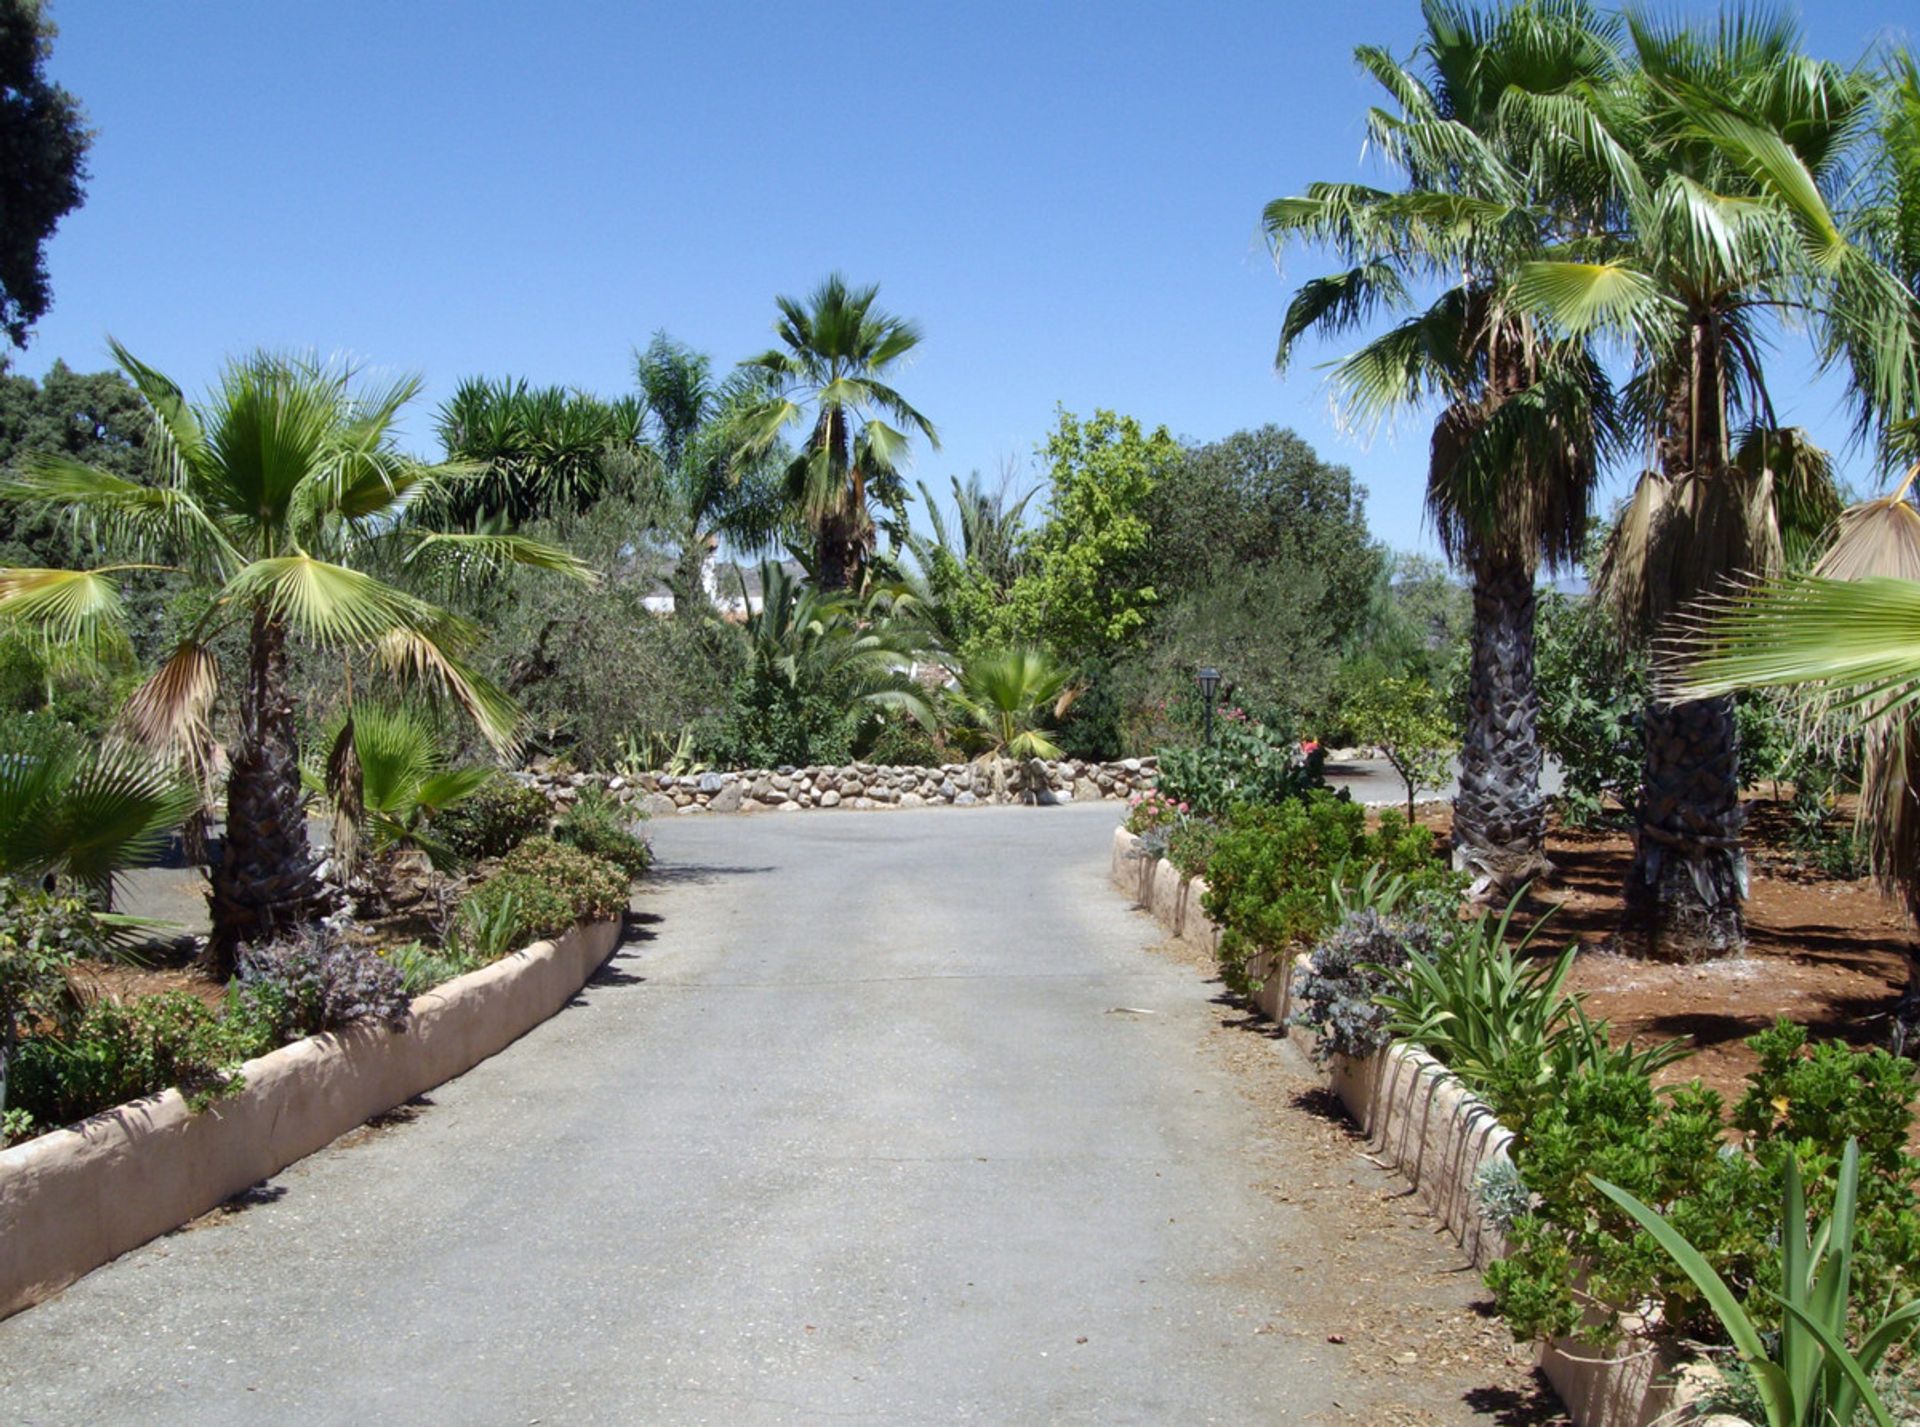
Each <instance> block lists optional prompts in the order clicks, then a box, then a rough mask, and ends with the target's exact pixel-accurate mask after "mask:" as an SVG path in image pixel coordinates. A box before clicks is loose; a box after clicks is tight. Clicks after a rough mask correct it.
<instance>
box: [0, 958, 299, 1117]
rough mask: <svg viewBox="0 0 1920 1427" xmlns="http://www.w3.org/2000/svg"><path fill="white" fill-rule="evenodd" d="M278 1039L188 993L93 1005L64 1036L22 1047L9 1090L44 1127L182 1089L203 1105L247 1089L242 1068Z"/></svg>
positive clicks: (189, 1098) (41, 1038) (190, 1101)
mask: <svg viewBox="0 0 1920 1427" xmlns="http://www.w3.org/2000/svg"><path fill="white" fill-rule="evenodd" d="M272 1048H273V1043H272V1042H271V1041H269V1040H267V1039H265V1038H263V1037H262V1036H261V1034H260V1028H259V1026H258V1025H257V1023H255V1022H253V1021H250V1020H248V1019H247V1018H244V1017H242V1018H235V1019H229V1018H228V1017H225V1016H223V1015H221V1013H220V1012H219V1011H218V1010H216V1009H215V1008H214V1007H212V1006H209V1005H208V1004H207V1003H206V1002H205V1001H202V1000H200V999H199V998H198V997H196V996H192V995H189V994H188V993H187V992H185V991H166V992H162V993H161V994H160V995H157V996H147V997H144V998H142V999H141V1000H138V1001H134V1002H131V1003H128V1004H122V1003H120V1002H118V1001H100V1002H96V1003H95V1004H94V1005H92V1006H90V1007H89V1008H88V1009H87V1011H86V1013H85V1014H84V1015H82V1016H81V1017H80V1018H79V1020H78V1022H77V1023H76V1024H74V1026H73V1027H72V1028H71V1029H70V1031H69V1032H68V1033H67V1034H66V1035H64V1036H57V1037H56V1036H37V1037H35V1038H34V1039H32V1040H29V1041H27V1042H26V1043H25V1044H24V1045H22V1046H21V1048H20V1053H19V1056H18V1058H17V1060H16V1064H15V1069H14V1074H13V1084H12V1086H11V1088H10V1092H9V1093H10V1095H11V1097H12V1098H14V1099H15V1100H17V1102H18V1108H19V1109H21V1110H23V1111H25V1112H26V1113H27V1114H29V1115H31V1116H32V1117H33V1120H34V1121H35V1122H37V1123H38V1124H41V1125H63V1124H68V1123H71V1122H72V1121H74V1120H80V1119H85V1118H86V1117H87V1116H88V1115H92V1114H95V1113H97V1112H99V1111H101V1110H105V1109H109V1108H111V1107H112V1106H114V1105H119V1104H123V1103H125V1102H126V1101H129V1100H138V1099H140V1098H141V1097H142V1096H146V1095H155V1094H158V1093H159V1092H160V1091H162V1090H165V1089H167V1088H168V1087H170V1086H172V1087H177V1088H178V1089H179V1090H180V1092H181V1093H182V1094H183V1095H185V1096H186V1097H187V1103H188V1104H190V1105H192V1106H193V1107H194V1108H196V1109H199V1108H201V1107H203V1106H205V1105H206V1104H208V1103H209V1102H211V1101H213V1100H215V1099H218V1098H219V1097H220V1096H222V1095H228V1094H231V1093H233V1092H234V1091H236V1090H238V1089H239V1088H240V1086H241V1083H242V1082H241V1078H240V1075H239V1067H240V1064H241V1062H242V1061H245V1060H246V1059H248V1058H249V1057H251V1056H255V1055H261V1054H264V1053H265V1052H266V1051H268V1050H271V1049H272Z"/></svg>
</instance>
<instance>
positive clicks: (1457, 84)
mask: <svg viewBox="0 0 1920 1427" xmlns="http://www.w3.org/2000/svg"><path fill="white" fill-rule="evenodd" d="M1423 9H1424V13H1425V16H1426V34H1425V36H1424V38H1423V39H1422V41H1421V44H1420V47H1419V52H1418V58H1419V59H1420V60H1421V61H1423V68H1424V70H1425V76H1424V77H1423V76H1422V75H1421V74H1420V73H1416V72H1415V71H1414V70H1413V69H1412V68H1410V67H1408V66H1406V65H1402V64H1400V63H1397V62H1396V61H1394V60H1393V59H1392V58H1391V57H1390V56H1388V55H1387V54H1386V53H1385V52H1384V51H1382V50H1379V49H1377V48H1373V47H1370V46H1363V47H1362V48H1360V49H1359V50H1357V51H1356V52H1355V57H1356V59H1357V60H1358V62H1359V63H1360V65H1361V67H1362V68H1363V69H1365V70H1366V71H1367V72H1368V73H1369V74H1371V75H1372V76H1373V77H1374V78H1375V79H1376V80H1377V81H1378V82H1379V83H1380V85H1381V86H1382V88H1384V89H1385V90H1386V91H1387V93H1388V94H1389V95H1390V96H1391V98H1392V100H1393V101H1394V105H1395V112H1392V113H1388V112H1386V111H1383V110H1378V109H1376V110H1375V111H1373V114H1372V116H1371V118H1370V121H1369V126H1370V138H1371V140H1372V142H1373V144H1374V146H1375V147H1376V148H1377V149H1378V150H1379V151H1380V153H1381V154H1382V155H1383V156H1384V157H1385V158H1386V159H1387V160H1389V161H1390V162H1392V163H1393V164H1394V165H1395V166H1396V167H1397V168H1398V169H1399V170H1400V171H1401V173H1402V175H1403V176H1404V178H1405V181H1406V182H1405V187H1404V188H1402V189H1399V190H1394V191H1386V190H1381V189H1376V188H1367V187H1362V186H1360V185H1355V184H1335V183H1322V184H1314V185H1312V186H1310V187H1309V188H1308V189H1307V191H1306V192H1305V193H1304V194H1303V195H1301V196H1299V197H1295V198H1285V199H1279V200H1277V201H1275V202H1273V203H1271V204H1269V205H1268V206H1267V209H1266V214H1265V224H1266V230H1267V233H1268V236H1269V238H1270V240H1271V241H1272V243H1273V245H1274V247H1275V249H1276V251H1278V250H1279V249H1281V248H1282V247H1284V246H1285V245H1286V244H1287V243H1289V242H1291V241H1303V242H1307V243H1318V244H1323V245H1326V246H1328V247H1330V248H1332V249H1333V250H1334V252H1335V253H1337V254H1338V255H1339V256H1340V258H1341V259H1342V260H1343V261H1345V262H1346V263H1348V264H1349V265H1350V266H1349V267H1348V268H1347V269H1346V270H1345V271H1344V272H1339V273H1336V274H1333V275H1330V276H1327V277H1322V278H1317V279H1314V280H1313V281H1310V282H1307V283H1305V284H1303V285H1302V286H1301V288H1300V290H1299V291H1298V292H1297V293H1296V294H1295V296H1294V299H1293V301H1292V303H1291V304H1290V306H1289V308H1288V310H1287V315H1286V319H1285V323H1284V326H1283V328H1282V331H1281V337H1280V346H1279V350H1278V353H1277V355H1276V358H1275V365H1276V367H1278V368H1279V369H1281V370H1284V369H1285V368H1286V366H1287V364H1288V362H1289V360H1290V359H1291V357H1292V355H1293V351H1294V347H1295V345H1296V343H1297V342H1298V340H1299V339H1300V338H1301V337H1302V336H1304V335H1306V334H1307V333H1308V332H1319V333H1322V334H1340V333H1344V332H1348V331H1351V330H1354V329H1356V328H1359V327H1363V326H1365V325H1367V324H1368V323H1370V322H1371V321H1372V320H1373V319H1374V317H1375V316H1376V314H1378V313H1380V312H1382V311H1392V310H1405V309H1407V308H1410V307H1412V306H1413V301H1412V293H1413V292H1414V291H1415V290H1416V289H1417V287H1419V286H1420V285H1422V284H1426V283H1434V282H1438V283H1442V284H1446V286H1445V287H1444V290H1442V291H1441V293H1440V294H1439V296H1438V297H1437V298H1436V299H1435V300H1434V301H1433V302H1432V303H1431V304H1430V305H1428V306H1426V307H1425V308H1424V309H1421V310H1417V311H1415V312H1414V313H1413V315H1411V316H1409V317H1407V318H1405V319H1404V320H1402V321H1400V322H1398V323H1397V324H1396V325H1394V326H1392V327H1390V328H1388V330H1387V331H1385V332H1384V333H1382V334H1381V335H1379V336H1378V337H1376V338H1374V339H1373V340H1372V341H1371V342H1369V343H1368V344H1367V345H1366V346H1364V347H1362V348H1361V349H1360V350H1359V351H1357V352H1355V353H1353V354H1352V355H1350V356H1348V357H1346V358H1344V359H1342V360H1341V361H1340V362H1339V363H1338V364H1337V365H1336V367H1335V369H1334V376H1333V381H1334V386H1335V389H1336V391H1337V392H1338V393H1339V395H1340V397H1341V399H1342V401H1343V404H1344V406H1345V408H1346V412H1347V414H1348V416H1349V417H1350V418H1351V419H1353V420H1354V421H1356V422H1357V423H1359V424H1362V425H1371V424H1374V423H1377V422H1378V421H1379V420H1380V419H1381V418H1382V417H1384V416H1385V415H1387V414H1388V413H1389V412H1391V411H1393V410H1394V409H1396V408H1402V407H1416V406H1420V405H1423V404H1425V403H1427V402H1429V401H1438V402H1439V403H1441V404H1442V408H1443V409H1442V410H1441V412H1440V415H1439V418H1438V420H1437V422H1436V423H1435V426H1434V429H1433V438H1432V450H1431V459H1430V462H1429V466H1428V476H1427V509H1428V512H1429V513H1430V514H1431V516H1432V517H1433V519H1434V522H1435V525H1436V527H1437V528H1438V531H1439V535H1440V540H1441V544H1442V546H1443V548H1444V549H1445V550H1446V553H1447V555H1448V557H1449V558H1450V559H1452V560H1454V561H1455V562H1457V563H1459V564H1463V565H1465V566H1466V567H1467V570H1468V571H1469V573H1470V574H1471V577H1472V586H1473V633H1472V669H1471V675H1470V679H1469V685H1468V708H1467V720H1466V727H1465V730H1464V737H1463V741H1462V748H1461V771H1460V791H1459V794H1458V796H1457V797H1456V799H1455V802H1454V851H1455V858H1456V861H1457V863H1458V864H1459V865H1460V866H1462V867H1465V868H1468V869H1471V870H1472V871H1473V872H1474V874H1475V875H1476V879H1477V890H1478V891H1480V892H1481V893H1483V894H1490V895H1494V896H1498V897H1502V898H1504V897H1506V896H1508V895H1509V894H1510V893H1511V892H1512V891H1513V890H1514V889H1515V888H1517V887H1518V886H1519V885H1520V884H1522V883H1524V882H1525V881H1527V880H1528V879H1529V878H1531V877H1534V876H1535V875H1537V874H1539V873H1540V872H1542V871H1544V870H1546V869H1547V866H1548V864H1547V860H1546V855H1545V843H1546V805H1545V802H1544V800H1543V799H1542V797H1541V794H1540V761H1541V754H1540V743H1539V737H1538V734H1537V731H1536V729H1537V723H1538V717H1539V699H1538V694H1537V692H1536V690H1535V687H1534V678H1533V662H1534V615H1535V607H1534V598H1535V597H1534V579H1535V574H1536V572H1537V570H1538V568H1539V566H1540V564H1541V562H1542V561H1543V560H1544V561H1545V562H1546V563H1547V564H1548V565H1549V567H1555V566H1559V565H1562V564H1565V563H1567V562H1569V561H1572V560H1575V559H1577V558H1578V556H1579V555H1580V553H1581V550H1582V547H1583V544H1584V540H1585V534H1586V524H1587V519H1588V513H1589V509H1590V506H1591V501H1592V495H1593V488H1594V480H1595V468H1596V462H1595V447H1596V445H1597V444H1598V442H1599V441H1600V439H1601V438H1602V436H1603V435H1604V433H1605V431H1606V429H1607V427H1608V423H1609V420H1610V393H1609V391H1608V388H1607V384H1606V382H1605V380H1604V378H1603V376H1602V374H1601V371H1600V368H1599V367H1598V365H1597V364H1596V363H1595V362H1594V360H1593V359H1592V358H1591V356H1590V355H1589V353H1588V352H1587V351H1586V350H1585V348H1584V347H1583V346H1581V345H1580V344H1578V343H1567V342H1562V341H1556V340H1554V339H1553V338H1552V337H1551V336H1549V335H1548V334H1546V333H1544V332H1543V331H1542V330H1541V329H1540V326H1539V324H1538V323H1536V322H1535V321H1533V320H1532V319H1531V318H1529V317H1528V316H1527V314H1525V313H1523V312H1519V311H1516V310H1515V309H1514V307H1513V306H1512V305H1511V304H1510V303H1509V302H1508V300H1507V298H1506V294H1505V290H1504V289H1505V284H1506V282H1507V281H1508V280H1509V279H1510V278H1511V276H1512V274H1513V273H1514V272H1515V271H1516V270H1517V269H1518V267H1519V265H1520V264H1521V263H1522V262H1523V261H1524V260H1526V259H1527V258H1529V257H1532V256H1535V255H1537V254H1539V253H1540V252H1541V251H1542V248H1543V245H1544V244H1546V243H1547V242H1549V241H1551V240H1552V239H1553V238H1555V237H1556V236H1559V235H1564V234H1565V233H1567V232H1569V231H1572V230H1574V229H1577V228H1578V227H1580V226H1581V225H1583V224H1585V223H1586V222H1588V221H1589V220H1590V217H1591V214H1592V212H1593V210H1594V208H1595V207H1596V205H1597V203H1598V202H1599V201H1600V197H1601V194H1600V190H1599V187H1598V185H1597V184H1596V183H1595V182H1594V181H1593V180H1592V179H1591V178H1590V177H1589V176H1588V171H1587V165H1586V163H1585V161H1584V159H1583V157H1582V155H1581V154H1580V153H1579V152H1578V150H1577V148H1575V147H1574V146H1573V145H1571V144H1570V143H1569V142H1568V140H1567V139H1566V137H1565V136H1564V134H1563V133H1562V132H1561V128H1560V123H1559V120H1560V113H1561V109H1562V107H1563V106H1564V101H1565V98H1566V96H1568V95H1570V94H1578V93H1582V92H1586V91H1595V90H1600V89H1602V88H1604V87H1605V86H1606V85H1608V84H1609V83H1611V82H1612V77H1613V71H1614V68H1615V56H1614V50H1613V44H1612V39H1611V33H1610V30H1609V29H1608V28H1607V27H1605V26H1602V25H1601V24H1599V22H1597V21H1596V20H1595V18H1594V16H1593V13H1592V11H1591V10H1590V9H1589V7H1588V6H1586V5H1585V4H1584V3H1580V0H1537V3H1523V4H1517V5H1512V6H1507V7H1503V8H1501V9H1498V10H1495V11H1491V12H1483V11H1480V10H1477V9H1474V8H1472V7H1470V6H1468V5H1465V4H1461V3H1457V0H1428V3H1427V4H1426V5H1425V6H1424V7H1423Z"/></svg>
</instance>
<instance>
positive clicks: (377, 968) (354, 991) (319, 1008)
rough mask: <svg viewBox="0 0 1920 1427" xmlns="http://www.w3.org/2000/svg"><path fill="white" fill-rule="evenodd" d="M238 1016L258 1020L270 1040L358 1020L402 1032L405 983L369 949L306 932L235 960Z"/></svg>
mask: <svg viewBox="0 0 1920 1427" xmlns="http://www.w3.org/2000/svg"><path fill="white" fill-rule="evenodd" d="M238 994H239V998H240V1000H241V1001H242V1002H243V1003H249V1002H250V1003H251V1005H250V1006H248V1007H247V1008H246V1010H243V1011H242V1012H241V1013H242V1014H248V1013H252V1014H257V1015H260V1016H261V1018H262V1019H263V1020H264V1022H265V1023H266V1024H267V1025H269V1026H270V1027H271V1028H272V1030H273V1033H274V1037H275V1039H276V1040H277V1041H280V1042H286V1041H291V1040H298V1039H299V1038H300V1037H301V1036H310V1035H318V1034H319V1033H320V1032H322V1031H335V1030H339V1029H341V1028H342V1027H344V1026H349V1025H352V1024H353V1023H354V1022H355V1021H359V1020H368V1019H372V1020H379V1021H385V1022H386V1023H387V1024H388V1025H390V1026H395V1027H398V1026H404V1025H405V1024H406V1022H407V1017H408V1015H409V1014H410V1013H411V1007H410V1004H409V1003H410V1000H411V998H410V997H409V996H408V995H407V989H406V982H405V978H404V977H402V976H401V974H400V972H399V971H398V970H397V969H396V968H395V967H394V966H393V965H392V964H391V963H390V962H388V961H386V960H383V959H382V958H381V956H380V955H379V954H378V953H377V952H375V951H374V950H373V949H372V948H370V947H362V946H356V945H353V944H352V943H350V942H346V941H343V940H341V939H340V938H339V937H338V936H336V935H335V934H333V933H332V932H329V931H327V930H326V929H325V928H324V927H309V928H304V929H302V930H300V931H298V932H295V933H293V934H291V935H289V936H286V937H284V938H282V939H281V940H279V941H274V942H270V943H268V944H267V945H265V946H253V947H247V948H245V949H244V950H242V952H241V954H240V977H239V987H238Z"/></svg>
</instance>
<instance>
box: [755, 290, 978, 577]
mask: <svg viewBox="0 0 1920 1427" xmlns="http://www.w3.org/2000/svg"><path fill="white" fill-rule="evenodd" d="M879 295H880V289H879V287H878V286H869V287H849V286H847V282H846V279H845V278H843V277H841V276H840V275H839V274H838V273H835V274H834V275H833V276H832V277H829V278H828V279H827V280H826V281H825V282H823V283H821V284H820V286H819V287H818V288H816V289H815V290H814V292H813V295H812V296H811V297H810V298H808V300H807V301H806V302H805V303H802V302H800V301H798V300H797V299H795V298H791V297H781V298H777V299H776V301H777V303H778V304H779V307H780V320H779V321H778V322H776V323H775V324H774V329H773V330H774V332H775V333H776V334H777V335H778V336H779V339H780V343H781V345H780V346H778V347H775V348H773V349H771V350H769V351H767V352H763V353H762V354H761V355H759V356H757V357H754V358H751V359H750V360H748V361H747V362H745V363H743V365H744V366H746V367H748V368H749V369H752V370H754V371H757V372H758V373H760V374H761V375H763V376H764V377H765V379H766V380H767V381H768V383H769V384H770V386H771V388H772V392H773V394H772V395H771V396H770V397H769V398H768V399H767V400H766V401H764V402H762V403H760V404H759V407H758V409H757V411H756V412H755V413H754V414H753V415H752V416H751V417H750V418H749V420H748V422H747V425H746V428H745V429H746V446H747V449H748V450H750V451H755V450H757V451H765V450H768V449H770V448H771V447H772V446H773V444H774V443H775V442H776V441H777V440H778V439H779V437H780V433H781V432H783V431H785V430H786V429H787V428H788V427H789V426H794V425H803V426H805V427H806V428H807V431H808V434H807V437H806V439H805V441H804V442H803V443H802V445H801V449H800V453H799V455H797V456H795V457H794V458H793V460H792V461H791V462H790V463H789V464H788V467H787V496H788V499H789V501H790V502H791V504H792V507H793V508H794V510H796V511H797V512H798V514H799V516H800V518H801V519H802V520H803V521H804V522H805V523H806V524H807V526H808V527H809V528H811V530H812V531H813V539H814V560H815V571H816V574H817V577H818V579H819V581H820V586H821V588H822V589H823V590H826V591H827V592H829V593H832V592H835V591H839V590H844V589H854V590H858V589H860V588H861V586H862V585H863V584H864V578H863V577H864V574H865V570H866V565H867V561H868V560H869V559H870V558H871V556H872V554H873V550H874V545H875V539H876V533H877V531H878V529H879V522H878V521H876V519H875V516H874V512H875V510H876V509H878V510H879V511H880V512H881V513H882V514H883V515H884V516H885V517H886V518H887V519H889V520H890V521H891V522H892V523H893V524H894V526H895V528H896V529H897V530H899V531H904V530H905V527H906V498H907V497H906V487H905V484H904V481H903V479H902V476H901V471H902V469H903V467H904V466H905V464H906V461H907V455H908V450H907V448H908V444H909V442H910V441H911V439H912V436H913V433H915V432H918V433H919V434H920V435H921V436H924V437H925V438H926V440H927V442H928V444H929V445H931V446H933V447H934V449H936V450H938V449H939V446H940V438H939V436H938V434H937V433H936V432H935V431H934V428H933V423H932V422H931V421H929V420H927V418H926V417H924V416H922V415H921V414H920V413H919V412H918V411H916V410H914V408H913V406H912V404H911V403H909V402H908V401H907V399H906V398H905V397H904V396H902V395H901V394H900V393H899V392H898V391H896V390H895V389H894V388H893V387H892V386H891V385H889V383H888V380H887V379H888V377H889V376H890V374H891V372H892V370H893V369H894V368H895V367H897V366H899V365H900V364H901V363H902V362H903V361H904V360H905V359H906V357H907V356H908V354H909V353H911V352H912V351H913V349H914V348H915V347H917V346H919V345H920V329H919V327H918V326H917V325H915V324H914V323H913V322H910V321H908V320H907V319H906V318H904V317H896V316H894V315H893V314H891V313H888V312H885V311H882V310H881V309H879V308H877V307H875V306H874V302H875V300H876V299H877V298H878V297H879ZM889 419H890V420H892V421H895V422H898V423H899V425H898V426H890V425H888V420H889ZM902 428H904V429H902Z"/></svg>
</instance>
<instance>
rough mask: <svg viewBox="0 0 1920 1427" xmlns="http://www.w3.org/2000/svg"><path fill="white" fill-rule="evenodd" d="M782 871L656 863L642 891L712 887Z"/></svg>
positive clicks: (714, 864) (734, 865) (737, 865)
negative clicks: (729, 881)
mask: <svg viewBox="0 0 1920 1427" xmlns="http://www.w3.org/2000/svg"><path fill="white" fill-rule="evenodd" d="M779 870H780V869H779V868H778V867H775V866H773V865H772V864H770V863H769V864H768V865H766V866H764V867H750V866H746V865H744V864H740V863H725V862H675V863H660V862H656V863H655V864H654V865H653V866H652V867H649V868H648V869H647V876H646V880H645V882H644V883H642V890H643V891H644V890H645V889H646V887H647V886H651V885H659V886H663V887H679V886H687V887H710V886H713V885H714V884H715V883H718V882H724V881H726V880H728V879H729V878H733V877H752V876H757V875H759V874H760V873H763V872H778V871H779Z"/></svg>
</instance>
